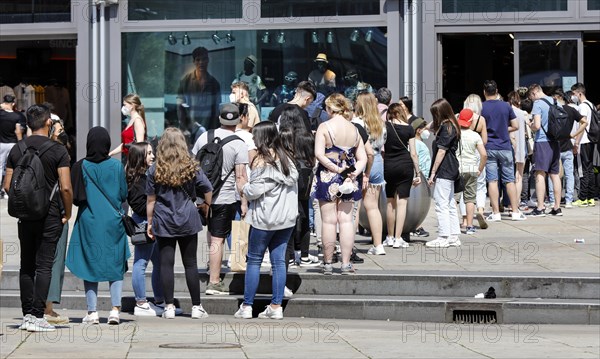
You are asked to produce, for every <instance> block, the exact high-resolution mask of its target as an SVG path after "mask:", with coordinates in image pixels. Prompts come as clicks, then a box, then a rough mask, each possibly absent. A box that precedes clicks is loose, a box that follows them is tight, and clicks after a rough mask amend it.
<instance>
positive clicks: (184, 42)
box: [181, 32, 192, 45]
mask: <svg viewBox="0 0 600 359" xmlns="http://www.w3.org/2000/svg"><path fill="white" fill-rule="evenodd" d="M181 43H182V44H184V45H190V44H191V43H192V41H191V40H190V37H189V36H188V34H187V32H186V33H185V35H183V40H181Z"/></svg>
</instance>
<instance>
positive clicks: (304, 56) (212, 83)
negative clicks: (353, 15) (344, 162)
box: [122, 28, 387, 142]
mask: <svg viewBox="0 0 600 359" xmlns="http://www.w3.org/2000/svg"><path fill="white" fill-rule="evenodd" d="M386 31H387V30H386V28H331V29H317V30H314V29H294V30H283V31H282V30H258V31H255V30H248V31H216V32H212V31H199V32H156V33H125V34H123V56H124V63H123V71H122V73H123V76H124V78H123V83H124V84H126V85H125V86H124V88H123V89H122V91H123V95H125V94H127V93H129V92H137V93H138V94H139V95H140V97H141V98H142V102H143V103H144V106H145V108H146V117H147V125H148V135H149V136H151V137H153V136H160V135H161V134H162V132H163V131H164V128H166V127H170V126H175V127H179V128H181V129H182V130H183V131H184V132H186V135H188V136H189V141H190V142H191V141H194V139H195V138H197V137H198V136H199V133H201V132H202V131H203V129H202V128H201V127H203V128H204V129H210V128H215V127H218V126H219V122H218V106H219V105H220V104H221V103H226V102H229V94H230V93H231V84H232V82H234V81H236V80H237V79H241V80H243V81H244V82H248V83H249V87H250V97H251V100H252V101H253V102H255V103H256V105H257V107H258V109H259V113H260V115H261V118H262V119H266V118H267V117H268V114H269V113H270V111H271V110H272V109H273V107H274V106H276V105H278V104H280V103H283V102H286V101H288V100H289V99H291V97H292V96H293V90H294V88H295V85H296V84H297V83H298V82H299V81H303V80H307V79H308V78H309V75H310V74H311V73H312V76H313V78H314V77H318V75H319V71H318V70H317V68H318V64H319V63H321V65H322V64H323V63H325V61H316V60H317V56H318V55H319V54H322V55H319V60H326V61H327V62H326V63H325V65H326V66H325V67H326V70H327V71H330V72H327V71H326V72H327V74H329V77H330V79H331V73H333V75H334V76H333V79H334V81H333V82H328V83H327V84H325V83H324V82H321V83H320V86H319V91H320V92H323V93H327V92H332V91H338V92H346V91H347V93H348V94H349V96H351V95H352V94H353V93H355V92H356V91H355V90H359V89H361V88H364V89H365V90H371V89H374V90H376V89H378V88H380V87H383V86H386V85H387V38H386ZM193 54H194V55H196V59H194V56H193ZM204 68H206V70H204ZM315 71H316V72H315ZM321 76H322V77H325V76H323V75H321ZM198 77H201V78H204V80H203V81H201V82H198V81H197V80H196V79H197V78H198ZM367 84H368V85H367ZM198 131H200V132H198Z"/></svg>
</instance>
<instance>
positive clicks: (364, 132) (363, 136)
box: [352, 122, 369, 144]
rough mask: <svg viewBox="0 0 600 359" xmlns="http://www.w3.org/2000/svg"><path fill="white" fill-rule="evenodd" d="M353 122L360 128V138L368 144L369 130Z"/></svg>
mask: <svg viewBox="0 0 600 359" xmlns="http://www.w3.org/2000/svg"><path fill="white" fill-rule="evenodd" d="M352 124H353V125H354V127H356V129H357V130H358V134H359V135H360V138H361V139H362V141H363V143H364V144H366V143H367V141H368V140H369V134H368V133H367V130H365V128H364V127H362V126H361V125H360V124H358V123H355V122H352Z"/></svg>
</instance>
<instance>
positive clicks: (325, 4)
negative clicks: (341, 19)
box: [260, 0, 380, 18]
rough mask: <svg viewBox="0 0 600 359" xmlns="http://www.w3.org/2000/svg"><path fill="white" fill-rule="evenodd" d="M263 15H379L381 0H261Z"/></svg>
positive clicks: (261, 13) (261, 12)
mask: <svg viewBox="0 0 600 359" xmlns="http://www.w3.org/2000/svg"><path fill="white" fill-rule="evenodd" d="M260 5H261V8H260V15H261V17H263V18H265V17H290V18H292V17H299V16H319V17H322V16H347V15H360V16H364V15H379V13H380V2H379V0H327V1H323V0H261V2H260Z"/></svg>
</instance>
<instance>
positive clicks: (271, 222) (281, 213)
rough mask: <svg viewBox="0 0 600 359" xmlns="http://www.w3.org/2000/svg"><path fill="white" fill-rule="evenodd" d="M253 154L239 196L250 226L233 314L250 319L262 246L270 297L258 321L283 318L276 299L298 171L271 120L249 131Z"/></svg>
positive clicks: (281, 288) (279, 293)
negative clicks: (270, 281)
mask: <svg viewBox="0 0 600 359" xmlns="http://www.w3.org/2000/svg"><path fill="white" fill-rule="evenodd" d="M252 134H253V136H254V143H255V144H256V150H257V154H256V157H255V158H254V160H253V161H252V163H251V169H252V173H251V175H250V182H248V183H246V185H244V188H243V189H242V194H243V195H244V196H245V197H246V198H247V199H248V202H249V203H248V213H247V214H246V222H248V223H249V224H250V225H251V226H252V228H251V229H250V237H249V240H248V263H247V267H246V278H245V285H244V302H243V303H242V304H241V305H240V309H239V310H238V311H237V312H236V313H235V315H234V316H235V317H236V318H244V319H250V318H252V304H253V302H254V296H255V295H256V290H257V288H258V281H259V276H260V273H259V272H260V264H261V262H262V259H263V256H264V254H265V250H266V249H267V248H269V252H270V254H271V269H272V272H273V284H272V286H273V297H272V298H271V304H270V305H268V306H267V307H266V309H265V311H264V312H262V313H260V314H259V315H258V317H259V318H261V319H283V310H282V308H281V302H282V300H283V291H284V288H285V282H286V271H285V251H286V247H287V243H288V240H289V239H290V236H291V234H292V231H293V229H294V225H295V224H296V216H297V215H298V171H297V170H296V167H295V166H294V163H293V160H292V159H291V158H292V156H291V154H290V153H288V152H287V151H286V150H285V148H284V147H283V145H282V142H281V139H280V138H279V134H278V132H277V127H276V125H275V124H274V123H272V122H269V121H266V122H261V123H259V124H257V125H256V126H255V127H254V129H253V130H252Z"/></svg>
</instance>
